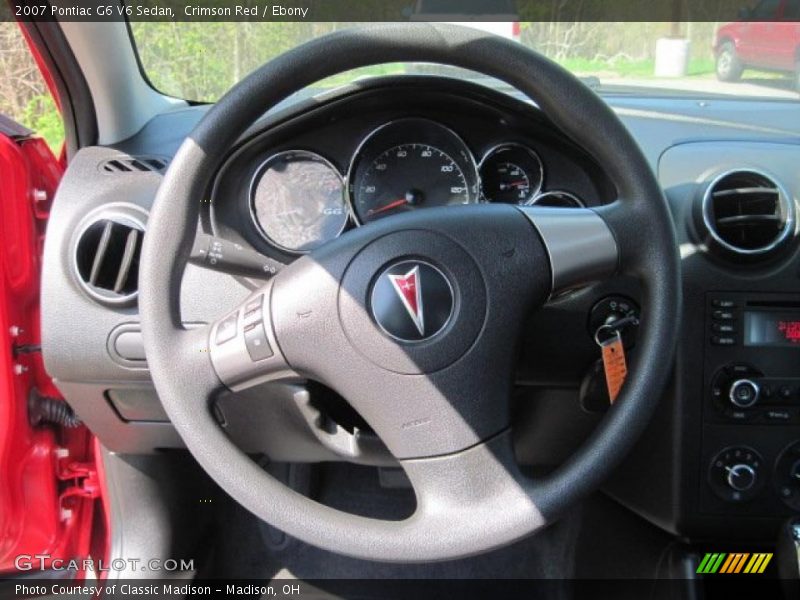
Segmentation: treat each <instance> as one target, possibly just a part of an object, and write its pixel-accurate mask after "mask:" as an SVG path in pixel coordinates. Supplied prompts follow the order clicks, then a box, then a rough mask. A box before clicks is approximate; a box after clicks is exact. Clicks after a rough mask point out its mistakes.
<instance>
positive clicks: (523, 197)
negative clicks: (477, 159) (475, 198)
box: [480, 144, 544, 204]
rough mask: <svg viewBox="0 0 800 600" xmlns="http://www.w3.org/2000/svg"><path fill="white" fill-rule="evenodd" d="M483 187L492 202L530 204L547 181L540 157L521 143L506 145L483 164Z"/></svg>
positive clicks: (485, 194) (495, 151) (496, 149)
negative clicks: (545, 180) (544, 181)
mask: <svg viewBox="0 0 800 600" xmlns="http://www.w3.org/2000/svg"><path fill="white" fill-rule="evenodd" d="M480 174H481V188H482V191H483V197H484V198H485V199H486V200H488V201H489V202H504V203H507V204H530V203H531V201H532V200H533V199H534V198H535V197H536V194H538V193H539V190H540V189H541V188H542V182H543V180H544V167H543V166H542V161H541V160H540V159H539V156H538V155H537V154H536V153H535V152H534V151H533V150H531V149H530V148H527V147H525V146H521V145H519V144H503V145H502V146H497V147H496V148H493V149H492V150H490V151H489V152H488V153H487V154H486V156H485V157H484V158H483V160H482V161H481V167H480Z"/></svg>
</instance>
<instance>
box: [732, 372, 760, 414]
mask: <svg viewBox="0 0 800 600" xmlns="http://www.w3.org/2000/svg"><path fill="white" fill-rule="evenodd" d="M759 391H760V390H759V387H758V384H757V383H756V382H755V381H751V380H750V379H737V380H736V381H734V382H733V383H732V384H731V389H730V392H729V394H728V397H729V398H730V401H731V403H732V404H733V405H735V406H738V407H739V408H750V407H751V406H753V405H754V404H755V403H756V402H758V395H759Z"/></svg>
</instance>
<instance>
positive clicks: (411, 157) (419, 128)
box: [347, 117, 480, 225]
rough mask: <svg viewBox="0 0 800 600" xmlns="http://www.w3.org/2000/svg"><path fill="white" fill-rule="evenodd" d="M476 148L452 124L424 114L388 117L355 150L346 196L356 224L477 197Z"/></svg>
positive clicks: (475, 200) (478, 184)
mask: <svg viewBox="0 0 800 600" xmlns="http://www.w3.org/2000/svg"><path fill="white" fill-rule="evenodd" d="M479 189H480V178H479V175H478V167H477V165H476V164H475V159H474V157H473V155H472V152H471V151H470V149H469V148H468V147H467V145H466V144H465V143H464V141H463V140H462V139H461V138H460V137H459V136H458V134H456V133H455V132H454V131H453V130H452V129H450V128H448V127H446V126H444V125H442V124H441V123H437V122H436V121H431V120H429V119H422V118H414V117H410V118H404V119H398V120H396V121H390V122H389V123H386V124H384V125H382V126H380V127H378V128H377V129H375V130H374V131H373V132H372V133H370V134H369V135H368V136H367V137H366V138H365V139H364V141H363V142H361V145H360V146H359V148H358V149H357V150H356V152H355V154H354V156H353V160H352V162H351V164H350V169H349V171H348V175H347V198H348V201H349V202H350V206H351V209H352V214H353V219H354V220H355V222H356V224H358V225H362V224H364V223H367V222H370V221H373V220H376V219H379V218H382V217H384V216H389V215H392V214H397V213H399V212H404V211H408V210H416V209H418V208H426V207H431V206H444V205H458V204H471V203H475V202H478V200H479Z"/></svg>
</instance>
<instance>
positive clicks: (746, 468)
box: [725, 463, 756, 492]
mask: <svg viewBox="0 0 800 600" xmlns="http://www.w3.org/2000/svg"><path fill="white" fill-rule="evenodd" d="M725 470H726V471H727V472H728V474H727V476H726V478H725V480H726V481H727V482H728V485H729V486H730V487H731V489H733V490H736V491H737V492H746V491H747V490H749V489H750V488H751V487H753V486H754V485H755V483H756V472H755V469H753V467H751V466H750V465H745V464H742V463H739V464H737V465H733V466H732V467H726V469H725Z"/></svg>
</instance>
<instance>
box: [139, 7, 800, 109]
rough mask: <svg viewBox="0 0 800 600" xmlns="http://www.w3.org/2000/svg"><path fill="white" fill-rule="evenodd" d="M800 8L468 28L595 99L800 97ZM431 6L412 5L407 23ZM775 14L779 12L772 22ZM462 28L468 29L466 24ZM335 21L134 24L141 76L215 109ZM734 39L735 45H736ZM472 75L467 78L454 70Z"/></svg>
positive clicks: (428, 68)
mask: <svg viewBox="0 0 800 600" xmlns="http://www.w3.org/2000/svg"><path fill="white" fill-rule="evenodd" d="M799 7H800V0H763V2H761V3H760V4H758V5H757V6H756V7H755V8H754V9H753V10H752V12H751V13H749V14H750V15H751V16H752V17H757V18H764V19H767V18H769V19H777V20H773V21H772V22H747V23H746V22H732V23H710V22H702V23H691V22H683V23H663V22H659V23H642V22H628V23H597V22H570V23H559V22H537V23H533V22H517V21H502V20H498V21H495V22H486V23H476V22H470V23H468V25H469V26H472V27H476V28H479V29H483V30H485V31H487V32H491V33H493V34H495V35H500V36H504V37H507V38H509V39H512V40H515V41H517V42H518V43H520V44H523V45H525V46H528V47H530V48H533V49H535V50H537V51H539V52H541V53H543V54H545V55H546V56H548V57H550V58H552V59H553V60H555V61H556V62H558V63H559V64H561V65H562V66H564V67H566V68H567V69H568V70H569V71H571V72H573V73H574V74H576V75H578V76H580V77H582V78H584V79H585V80H586V81H587V83H589V84H590V85H591V86H592V87H594V88H595V89H597V90H598V91H599V92H600V93H608V94H613V93H636V94H642V95H648V94H651V95H660V96H663V95H674V94H680V95H689V96H696V97H708V96H720V95H721V96H724V97H731V98H772V99H775V98H777V99H790V100H797V99H798V98H800V94H798V90H800V57H798V56H797V54H796V49H797V47H798V45H799V44H800V24H799V23H798V22H797V19H798V17H799V16H800V15H798V14H795V13H794V12H792V11H795V12H798V13H800V8H799ZM437 10H438V3H437V2H434V1H430V2H427V1H425V0H423V1H420V2H417V3H416V5H415V8H414V12H412V13H410V14H409V15H408V17H409V19H410V20H412V21H413V20H415V19H419V20H425V18H426V16H427V15H431V14H432V13H435V12H436V11H437ZM776 11H780V14H778V13H777V12H776ZM464 24H467V23H464ZM354 25H357V24H356V23H333V22H284V23H275V22H255V23H248V22H217V23H209V22H194V23H192V22H132V23H131V29H132V32H133V37H134V39H135V42H136V45H137V48H138V51H139V55H140V59H141V62H142V65H143V67H144V70H145V72H146V74H147V76H148V78H149V80H150V82H151V83H152V85H153V86H154V87H155V88H157V89H158V90H160V91H161V92H163V93H165V94H168V95H171V96H175V97H179V98H185V99H188V100H193V101H201V102H214V101H216V100H217V99H218V98H219V97H220V96H221V95H222V94H223V93H224V92H225V91H226V90H227V89H228V88H230V87H231V86H232V85H233V84H235V83H236V82H237V81H239V80H240V79H241V78H242V77H244V76H245V75H247V74H248V73H249V72H250V71H252V70H253V69H255V68H256V67H258V66H259V65H261V64H263V63H264V62H265V61H267V60H269V59H270V58H272V57H274V56H276V55H278V54H280V53H281V52H284V51H286V50H289V49H290V48H292V47H294V46H297V45H298V44H301V43H303V42H304V41H307V40H309V39H312V38H315V37H319V36H321V35H324V34H326V33H329V32H332V31H336V30H338V29H343V28H346V27H351V26H354ZM734 40H736V41H735V42H734ZM398 73H449V74H454V72H453V71H449V70H447V69H444V68H439V67H434V66H433V65H412V64H391V65H380V66H375V67H368V68H364V69H359V70H358V71H355V72H351V73H347V74H343V75H342V76H338V77H335V78H332V79H328V80H325V81H323V82H320V83H319V84H317V85H316V86H315V87H316V88H320V89H325V88H331V87H335V86H338V85H341V84H343V83H346V82H348V81H351V80H352V79H354V78H355V77H359V76H374V75H387V74H398ZM455 74H456V75H457V76H462V77H469V76H470V75H469V74H468V73H464V72H455Z"/></svg>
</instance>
